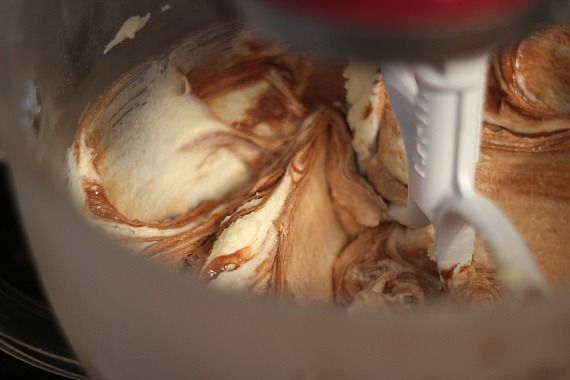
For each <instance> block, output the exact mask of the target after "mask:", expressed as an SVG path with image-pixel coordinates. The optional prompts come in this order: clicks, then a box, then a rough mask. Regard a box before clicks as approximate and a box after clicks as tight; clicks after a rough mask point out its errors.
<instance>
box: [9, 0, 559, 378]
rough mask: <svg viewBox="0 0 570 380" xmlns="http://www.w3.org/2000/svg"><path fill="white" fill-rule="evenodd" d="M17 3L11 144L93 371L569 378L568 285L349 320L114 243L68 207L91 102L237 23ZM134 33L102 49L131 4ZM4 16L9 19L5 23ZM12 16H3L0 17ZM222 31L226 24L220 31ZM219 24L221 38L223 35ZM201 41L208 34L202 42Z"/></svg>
mask: <svg viewBox="0 0 570 380" xmlns="http://www.w3.org/2000/svg"><path fill="white" fill-rule="evenodd" d="M168 4H169V5H170V10H168V11H165V12H162V11H161V7H162V6H163V5H164V2H159V1H154V0H143V1H137V2H129V3H119V2H112V1H98V2H89V1H71V0H68V1H66V0H61V1H59V2H56V3H54V2H50V3H49V4H47V3H45V4H44V2H34V1H13V2H11V3H10V6H11V7H12V8H11V12H10V17H7V14H6V12H4V13H3V14H2V15H1V16H0V17H2V18H7V20H6V22H4V23H3V28H5V30H6V32H5V33H3V38H5V40H6V42H5V44H6V49H7V52H8V54H7V56H6V57H7V59H5V60H3V61H4V62H3V63H2V64H3V65H6V66H7V67H6V68H5V70H1V73H0V75H1V76H2V77H1V78H0V82H1V83H3V88H2V93H1V95H2V97H1V99H0V107H1V108H0V111H1V116H2V117H1V119H0V120H2V130H1V133H2V141H3V143H4V145H5V147H4V148H5V150H6V156H7V159H8V162H9V164H10V166H11V169H12V174H13V183H14V188H15V190H16V193H17V196H18V201H19V207H20V212H21V217H22V220H23V223H24V226H25V229H26V233H27V237H28V240H29V243H30V246H31V249H32V251H33V256H34V261H35V264H36V268H37V270H38V272H39V274H40V277H41V280H42V283H43V285H44V287H45V290H46V293H47V295H48V298H49V300H50V302H51V305H52V307H53V309H54V311H55V314H56V316H57V318H58V320H59V322H60V324H61V327H62V328H63V330H64V332H65V334H66V337H67V338H68V340H69V342H70V344H71V346H72V347H73V349H74V351H75V353H76V354H77V356H78V357H79V359H80V360H81V363H82V365H83V366H84V368H85V369H86V371H87V373H88V374H89V375H90V376H92V377H94V378H187V377H194V378H204V379H206V378H217V379H219V378H247V379H267V378H275V379H299V378H300V379H305V378H312V379H320V378H323V379H337V378H338V379H344V378H390V379H420V378H422V379H423V378H468V377H474V378H475V377H481V378H497V379H501V378H529V379H531V378H541V379H547V378H548V376H550V377H551V378H560V377H564V376H569V375H570V366H569V365H568V362H567V358H568V356H570V294H569V293H568V292H567V291H562V292H559V293H557V294H555V295H553V298H552V299H548V300H546V299H545V300H538V301H536V302H533V303H531V304H528V305H521V304H517V305H506V304H505V305H501V306H498V307H497V308H496V309H495V310H492V311H490V312H489V313H487V314H484V315H483V314H471V313H468V312H467V311H459V310H450V309H444V308H433V309H428V310H426V311H425V312H423V313H418V314H412V315H405V316H397V317H395V316H388V315H381V316H378V315H371V316H360V317H350V316H348V315H346V313H345V312H344V311H343V310H340V309H322V308H318V307H315V306H308V307H303V308H301V307H297V306H294V305H290V304H284V303H278V302H276V301H274V300H271V299H265V298H256V297H248V296H229V295H225V294H220V293H218V292H214V291H212V290H210V289H209V288H208V287H207V286H206V285H205V284H204V283H203V282H202V281H201V280H199V279H198V278H195V277H193V276H189V275H183V274H181V273H173V272H172V271H171V270H168V269H166V268H162V267H160V266H159V265H156V264H155V263H153V262H148V261H145V260H142V259H141V258H140V257H135V256H134V255H132V254H131V253H129V252H127V251H126V250H125V249H124V248H122V247H120V246H118V245H116V244H113V243H112V242H110V241H109V240H107V239H105V238H104V237H102V236H101V235H100V233H98V232H97V231H96V230H95V229H94V228H92V227H91V226H89V225H88V224H87V223H86V222H85V220H84V217H83V216H82V215H80V213H79V212H77V210H76V208H75V207H74V206H73V204H72V202H71V200H70V196H69V194H68V190H67V186H66V169H65V154H66V150H67V148H68V146H69V145H70V143H71V140H72V137H73V134H74V131H75V128H76V126H77V125H78V122H79V120H80V118H81V114H82V112H83V111H84V110H85V109H86V108H87V107H88V105H89V104H93V103H94V102H95V100H96V99H97V97H98V96H99V95H100V94H102V93H103V91H104V90H105V89H107V88H109V87H110V86H111V85H112V84H113V83H114V81H116V80H117V79H118V78H119V77H121V76H122V75H123V74H124V73H125V72H127V71H129V70H134V71H133V72H136V71H137V70H141V69H142V68H143V67H144V66H141V63H143V62H145V61H148V60H149V59H152V58H157V57H159V56H160V55H161V54H166V53H168V52H169V51H170V49H171V48H172V46H174V45H175V44H176V43H179V42H181V41H182V40H183V39H184V38H185V37H188V36H192V35H197V34H198V33H202V32H203V31H204V30H206V29H208V28H214V29H213V30H217V31H218V33H219V34H218V35H226V36H227V35H228V33H229V34H230V35H231V33H232V31H235V30H236V24H234V23H232V22H233V21H234V20H235V16H234V13H233V11H232V9H231V7H228V5H227V4H225V3H218V2H206V1H182V0H176V1H175V0H171V1H168ZM148 12H150V13H151V15H152V16H151V19H150V20H149V22H148V23H147V25H146V26H145V28H144V29H142V30H141V31H140V32H139V33H137V35H136V38H135V39H134V40H132V41H131V40H129V41H126V42H124V43H123V44H121V45H119V46H117V47H116V48H115V49H113V50H112V51H111V52H109V53H108V54H106V55H103V50H104V48H105V45H106V44H107V43H108V42H109V41H110V40H111V39H112V38H113V36H114V35H115V33H116V31H117V30H118V29H119V27H120V26H121V24H122V23H123V22H124V21H125V20H126V19H127V18H129V17H131V16H133V15H140V16H143V15H145V14H146V13H148ZM3 21H4V20H3ZM0 24H2V23H0ZM220 31H222V32H220ZM220 33H221V34H220ZM204 41H205V42H204V43H207V41H206V40H204Z"/></svg>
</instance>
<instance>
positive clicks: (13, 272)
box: [0, 163, 63, 380]
mask: <svg viewBox="0 0 570 380" xmlns="http://www.w3.org/2000/svg"><path fill="white" fill-rule="evenodd" d="M0 247H1V249H0V277H1V278H2V279H3V280H4V281H6V282H8V283H10V284H11V285H13V286H14V287H16V288H17V289H19V290H21V291H22V292H23V293H25V294H27V295H29V296H31V297H32V298H35V299H38V300H41V301H42V302H45V298H44V296H43V294H42V291H41V287H40V286H39V285H38V281H37V279H36V276H35V273H34V270H33V267H32V264H31V262H30V259H29V255H28V251H27V247H26V244H25V239H24V236H23V233H22V230H21V228H20V225H19V223H18V214H17V211H16V208H15V205H14V200H13V197H12V194H11V189H10V183H9V177H8V170H7V168H6V165H5V164H2V163H0ZM0 379H47V380H55V379H63V377H60V376H56V375H53V374H51V373H49V372H46V371H44V370H42V369H39V368H36V367H33V366H31V365H29V364H26V363H24V362H22V361H21V360H18V359H15V358H14V357H12V356H10V355H8V354H5V353H4V352H2V351H0Z"/></svg>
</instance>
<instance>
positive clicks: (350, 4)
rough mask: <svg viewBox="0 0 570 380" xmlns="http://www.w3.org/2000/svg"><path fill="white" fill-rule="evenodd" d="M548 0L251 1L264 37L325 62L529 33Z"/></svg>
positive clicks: (432, 54) (472, 45) (251, 14)
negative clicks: (329, 58) (325, 56)
mask: <svg viewBox="0 0 570 380" xmlns="http://www.w3.org/2000/svg"><path fill="white" fill-rule="evenodd" d="M554 2H555V1H548V0H397V1H394V0H375V1H367V0H248V1H244V2H239V5H240V8H241V9H242V10H243V12H244V14H245V16H246V19H247V20H248V21H250V22H251V23H252V24H253V25H256V26H257V27H259V28H260V29H261V30H262V31H266V32H267V33H269V34H271V35H273V36H275V37H278V38H281V39H283V40H285V41H287V42H291V43H293V44H295V45H297V46H299V47H301V48H306V49H309V50H311V51H314V50H316V51H317V52H319V53H324V54H328V55H339V54H340V55H356V56H361V57H364V58H371V59H378V58H382V59H392V58H396V59H430V60H432V59H437V58H440V57H446V56H449V55H458V54H459V55H461V54H465V53H471V52H473V51H475V52H477V51H481V50H488V49H489V48H490V47H492V46H493V45H496V44H497V43H501V42H504V41H507V40H509V39H512V38H516V37H518V36H520V35H522V34H524V33H526V32H528V31H529V30H530V29H531V28H532V27H533V26H534V25H536V24H537V23H539V22H540V21H541V20H545V19H547V15H548V12H549V9H550V8H549V7H550V6H551V4H553V3H554Z"/></svg>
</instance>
